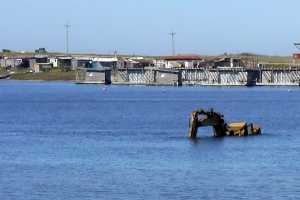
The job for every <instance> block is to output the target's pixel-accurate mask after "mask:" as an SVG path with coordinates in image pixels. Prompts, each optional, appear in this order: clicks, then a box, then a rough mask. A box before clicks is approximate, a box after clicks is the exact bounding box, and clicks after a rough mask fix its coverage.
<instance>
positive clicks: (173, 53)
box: [169, 31, 176, 56]
mask: <svg viewBox="0 0 300 200" xmlns="http://www.w3.org/2000/svg"><path fill="white" fill-rule="evenodd" d="M169 34H170V35H171V39H172V55H173V56H175V53H176V52H175V35H176V33H175V32H173V31H172V32H171V33H169Z"/></svg>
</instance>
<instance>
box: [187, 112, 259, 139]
mask: <svg viewBox="0 0 300 200" xmlns="http://www.w3.org/2000/svg"><path fill="white" fill-rule="evenodd" d="M205 126H212V127H213V131H214V136H215V137H224V136H248V135H259V134H261V128H260V127H259V126H257V125H254V124H252V123H249V124H248V123H246V122H236V123H230V124H227V123H226V122H225V120H224V116H223V115H222V114H220V113H217V112H214V111H213V109H211V110H209V111H205V110H203V109H200V110H196V111H194V112H192V113H191V117H190V123H189V138H191V139H195V138H197V132H198V128H199V127H205Z"/></svg>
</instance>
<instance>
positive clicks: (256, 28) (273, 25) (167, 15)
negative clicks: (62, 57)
mask: <svg viewBox="0 0 300 200" xmlns="http://www.w3.org/2000/svg"><path fill="white" fill-rule="evenodd" d="M1 1H2V2H1V4H0V5H1V6H0V8H1V9H0V16H1V19H2V20H1V22H0V49H11V50H16V51H32V50H34V49H37V48H40V47H44V48H46V49H47V50H48V51H56V52H57V51H60V52H63V51H65V48H66V45H65V43H66V42H65V41H66V39H65V38H66V37H65V35H66V34H65V27H64V24H66V23H67V22H68V23H70V24H71V28H70V39H69V43H70V46H69V47H70V52H73V53H79V52H81V53H99V54H112V53H113V52H114V51H117V52H118V53H119V54H135V55H170V54H171V53H172V45H171V36H170V35H169V33H170V32H172V31H174V32H176V36H175V47H176V53H177V54H200V55H220V54H223V53H241V52H251V53H258V54H268V55H291V54H292V53H294V52H296V51H297V49H296V48H295V47H294V46H293V43H294V42H300V20H298V17H299V9H300V1H299V0H284V1H283V0H184V1H183V0H9V1H6V0H1Z"/></svg>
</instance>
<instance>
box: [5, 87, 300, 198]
mask: <svg viewBox="0 0 300 200" xmlns="http://www.w3.org/2000/svg"><path fill="white" fill-rule="evenodd" d="M299 99H300V89H298V88H297V87H278V88H275V87H274V88H269V87H255V88H242V87H236V88H217V87H216V88H212V87H183V88H173V87H127V86H122V87H116V86H111V87H105V86H94V85H93V86H87V85H75V84H72V83H35V82H14V81H2V82H0V110H1V115H0V199H5V200H10V199H26V200H27V199H28V200H29V199H30V200H35V199H36V200H45V199H47V200H48V199H51V200H54V199H72V200H77V199H78V200H85V199H130V200H131V199H151V200H152V199H298V198H299V197H300V188H299V184H300V177H299V170H300V161H299V160H300V159H299V156H300V133H299V130H300V123H299V119H300V103H299ZM210 107H214V108H215V110H217V111H219V112H222V113H223V114H224V115H225V118H226V119H227V120H228V121H237V120H246V121H251V122H256V123H258V124H260V125H262V126H263V135H262V136H257V137H256V136H255V137H247V138H231V137H229V138H223V139H215V138H212V137H211V135H212V134H211V133H210V131H211V130H210V129H200V132H199V135H200V139H199V140H197V141H194V142H192V141H190V140H188V139H187V129H188V117H189V114H190V112H191V111H192V110H194V109H196V108H210Z"/></svg>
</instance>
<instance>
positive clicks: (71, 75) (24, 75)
mask: <svg viewBox="0 0 300 200" xmlns="http://www.w3.org/2000/svg"><path fill="white" fill-rule="evenodd" d="M10 79H14V80H43V81H74V80H75V72H74V71H69V72H62V71H58V70H57V71H50V72H40V73H30V72H21V73H20V72H16V73H15V74H12V75H11V77H10Z"/></svg>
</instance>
